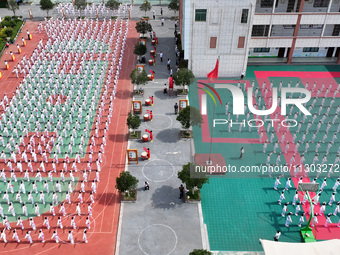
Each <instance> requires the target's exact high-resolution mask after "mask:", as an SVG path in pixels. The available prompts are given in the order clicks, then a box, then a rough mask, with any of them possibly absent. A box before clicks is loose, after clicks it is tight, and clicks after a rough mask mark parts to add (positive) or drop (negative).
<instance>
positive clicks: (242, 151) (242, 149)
mask: <svg viewBox="0 0 340 255" xmlns="http://www.w3.org/2000/svg"><path fill="white" fill-rule="evenodd" d="M243 154H244V148H243V147H242V148H241V155H240V159H241V158H242V156H243Z"/></svg>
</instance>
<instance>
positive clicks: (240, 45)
mask: <svg viewBox="0 0 340 255" xmlns="http://www.w3.org/2000/svg"><path fill="white" fill-rule="evenodd" d="M245 40H246V37H245V36H240V37H239V38H238V44H237V48H239V49H243V48H244V42H245Z"/></svg>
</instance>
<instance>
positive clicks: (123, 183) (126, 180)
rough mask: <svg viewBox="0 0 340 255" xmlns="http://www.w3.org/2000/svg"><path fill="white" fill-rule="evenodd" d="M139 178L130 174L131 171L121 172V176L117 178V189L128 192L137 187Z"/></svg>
mask: <svg viewBox="0 0 340 255" xmlns="http://www.w3.org/2000/svg"><path fill="white" fill-rule="evenodd" d="M137 184H138V179H137V178H136V177H134V176H132V175H131V174H130V172H128V171H125V172H121V173H120V175H119V177H117V178H116V189H118V191H119V192H120V193H123V192H126V191H127V192H128V191H130V190H132V189H135V188H137Z"/></svg>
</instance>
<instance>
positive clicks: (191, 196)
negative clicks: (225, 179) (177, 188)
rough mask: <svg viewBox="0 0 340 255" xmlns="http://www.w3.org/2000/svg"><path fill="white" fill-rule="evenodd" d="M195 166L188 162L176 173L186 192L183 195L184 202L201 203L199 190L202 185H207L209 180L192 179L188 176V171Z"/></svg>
mask: <svg viewBox="0 0 340 255" xmlns="http://www.w3.org/2000/svg"><path fill="white" fill-rule="evenodd" d="M194 167H195V165H193V164H191V163H190V162H189V163H188V164H186V165H183V167H182V170H181V171H180V172H178V173H177V177H178V179H180V180H181V181H182V182H183V183H185V185H186V188H187V192H186V194H185V201H186V202H193V201H201V194H200V189H201V188H202V186H203V184H204V183H209V179H208V178H206V177H204V178H203V177H201V178H194V177H192V176H191V175H190V169H192V168H194Z"/></svg>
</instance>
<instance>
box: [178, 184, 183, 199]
mask: <svg viewBox="0 0 340 255" xmlns="http://www.w3.org/2000/svg"><path fill="white" fill-rule="evenodd" d="M178 189H179V199H182V198H183V197H184V186H183V184H181V186H179V188H178Z"/></svg>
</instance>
